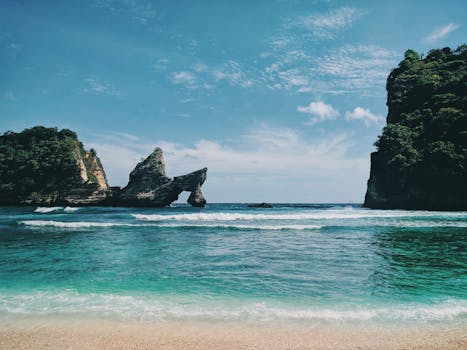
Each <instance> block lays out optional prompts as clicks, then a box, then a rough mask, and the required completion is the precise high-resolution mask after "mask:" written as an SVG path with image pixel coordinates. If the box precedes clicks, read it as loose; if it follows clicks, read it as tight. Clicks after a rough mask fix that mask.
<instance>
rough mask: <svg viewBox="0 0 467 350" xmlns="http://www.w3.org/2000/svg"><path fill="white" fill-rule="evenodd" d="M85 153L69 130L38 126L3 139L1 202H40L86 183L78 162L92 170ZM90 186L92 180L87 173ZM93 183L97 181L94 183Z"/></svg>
mask: <svg viewBox="0 0 467 350" xmlns="http://www.w3.org/2000/svg"><path fill="white" fill-rule="evenodd" d="M85 155H86V151H85V150H84V148H83V145H82V144H81V142H79V140H78V138H77V136H76V134H75V133H74V132H73V131H70V130H68V129H63V130H60V131H58V130H57V128H46V127H42V126H36V127H33V128H30V129H25V130H24V131H22V132H20V133H15V132H11V131H9V132H6V133H5V134H3V135H1V136H0V200H1V202H13V203H16V202H18V201H21V200H23V199H28V200H32V202H40V201H41V200H42V199H43V197H44V196H50V195H54V196H57V195H60V194H62V193H65V192H67V191H69V190H70V189H72V188H73V187H75V186H77V185H80V184H82V183H83V182H84V180H83V177H82V169H81V167H80V164H79V160H80V159H81V160H83V163H84V166H85V167H86V169H91V166H90V165H89V164H86V162H89V160H88V159H87V158H86V157H85ZM88 174H90V176H89V180H90V182H96V181H95V179H93V175H92V172H91V171H88ZM93 180H94V181H93Z"/></svg>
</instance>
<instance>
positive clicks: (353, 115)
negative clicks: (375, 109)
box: [345, 107, 384, 126]
mask: <svg viewBox="0 0 467 350" xmlns="http://www.w3.org/2000/svg"><path fill="white" fill-rule="evenodd" d="M345 120H349V121H351V120H359V121H362V122H364V123H365V125H366V126H370V124H382V123H383V121H384V118H383V116H380V115H376V114H374V113H372V112H371V111H370V110H369V109H366V108H363V107H355V108H354V110H353V111H352V112H348V111H347V112H345Z"/></svg>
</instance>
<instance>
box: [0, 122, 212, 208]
mask: <svg viewBox="0 0 467 350" xmlns="http://www.w3.org/2000/svg"><path fill="white" fill-rule="evenodd" d="M206 176H207V168H203V169H200V170H197V171H194V172H192V173H189V174H186V175H182V176H176V177H174V178H173V179H171V178H169V177H167V175H166V172H165V161H164V157H163V153H162V150H161V149H160V148H159V147H157V148H156V149H155V150H154V151H153V152H152V153H151V154H150V155H149V156H148V157H147V158H146V159H144V160H143V161H142V162H140V163H138V164H137V165H136V167H135V169H134V170H133V171H132V172H131V173H130V179H129V182H128V184H127V185H126V186H125V187H124V188H120V187H110V186H109V184H108V182H107V178H106V175H105V171H104V168H103V166H102V164H101V162H100V160H99V157H98V156H97V154H96V151H95V150H93V149H91V150H89V151H86V150H85V149H84V147H83V144H82V143H81V142H80V141H79V140H78V137H77V135H76V133H74V132H73V131H71V130H68V129H63V130H60V131H59V130H58V129H57V128H46V127H42V126H36V127H33V128H30V129H26V130H24V131H22V132H20V133H15V132H11V131H9V132H6V133H5V134H3V135H1V136H0V205H41V206H54V205H69V206H85V205H111V206H145V207H164V206H168V205H170V204H171V203H172V202H174V201H175V200H177V199H178V196H179V195H180V193H181V192H183V191H188V192H191V194H190V196H189V198H188V203H190V204H191V205H192V206H195V207H204V206H205V205H206V200H205V199H204V197H203V194H202V192H201V186H202V185H203V183H204V182H205V181H206Z"/></svg>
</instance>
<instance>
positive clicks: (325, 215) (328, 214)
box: [132, 210, 467, 221]
mask: <svg viewBox="0 0 467 350" xmlns="http://www.w3.org/2000/svg"><path fill="white" fill-rule="evenodd" d="M132 216H133V217H134V218H135V219H138V220H145V221H167V220H174V221H236V220H309V219H320V220H323V219H363V218H368V219H371V218H414V217H422V218H430V217H441V218H453V217H455V218H458V217H459V218H463V217H465V218H466V219H467V213H462V212H450V213H434V212H425V211H403V210H397V211H396V210H394V211H393V210H326V211H313V212H301V213H271V214H269V213H268V214H250V213H192V214H168V215H164V214H132Z"/></svg>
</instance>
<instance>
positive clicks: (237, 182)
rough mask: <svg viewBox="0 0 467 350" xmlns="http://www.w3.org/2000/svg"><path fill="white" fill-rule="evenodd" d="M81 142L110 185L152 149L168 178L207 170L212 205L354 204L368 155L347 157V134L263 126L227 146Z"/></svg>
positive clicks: (360, 190)
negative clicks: (159, 152)
mask: <svg viewBox="0 0 467 350" xmlns="http://www.w3.org/2000/svg"><path fill="white" fill-rule="evenodd" d="M86 144H87V146H88V147H93V148H95V149H96V150H97V152H98V155H99V156H100V158H101V159H102V161H103V164H104V166H105V169H106V171H107V173H108V174H107V175H108V178H109V181H110V183H111V184H112V185H116V184H118V185H125V184H126V182H127V181H128V173H129V171H131V169H132V168H133V167H134V166H135V165H136V163H137V162H138V161H140V160H141V158H142V157H146V156H147V155H148V153H149V152H151V151H152V150H153V148H154V147H155V146H156V145H157V146H160V147H162V149H163V150H164V156H165V158H166V163H167V172H168V174H169V175H170V176H173V175H180V174H183V173H187V172H190V171H193V170H195V169H199V168H201V167H204V166H207V167H208V169H209V171H208V181H207V182H206V184H205V185H204V186H203V192H204V193H205V194H206V197H207V198H208V200H217V201H219V200H221V201H222V200H224V201H228V200H236V201H240V200H244V201H258V200H263V198H264V200H270V201H273V200H274V201H281V200H284V201H289V200H302V201H308V202H310V201H311V202H312V201H332V200H336V199H337V197H333V195H334V194H336V193H339V198H343V197H344V198H347V199H348V200H355V201H359V200H361V199H362V198H361V197H362V195H363V193H364V186H365V180H366V176H367V172H368V166H369V164H368V163H369V161H368V157H366V156H364V157H358V156H354V155H352V154H349V150H350V148H351V147H352V146H353V145H354V141H353V138H352V136H351V135H348V134H327V135H325V137H322V138H318V139H316V138H314V139H313V140H312V141H310V140H309V139H308V138H304V137H303V136H302V135H301V134H300V133H299V132H298V131H297V130H294V129H289V128H278V127H270V126H268V125H267V124H260V125H259V126H256V127H253V128H252V129H250V130H248V131H246V132H245V133H244V134H243V135H241V136H239V137H238V138H236V139H235V140H231V142H230V143H228V144H227V143H220V142H217V141H213V140H209V139H202V140H199V141H197V142H195V143H194V144H193V145H192V146H186V145H183V144H180V143H175V142H171V141H164V140H158V141H155V142H154V143H153V144H149V143H148V142H144V141H142V140H138V141H135V142H130V141H128V140H123V141H120V142H118V141H116V140H115V138H111V139H106V138H103V137H99V138H98V139H96V140H95V141H94V142H87V143H86ZM233 145H234V146H233ZM271 154H274V157H271ZM344 174H345V175H344ZM344 176H345V178H344ZM305 180H306V181H305ZM278 183H280V186H278ZM227 184H228V185H227ZM336 190H337V192H336ZM253 196H255V197H253ZM258 196H260V198H261V199H260V198H259V197H258Z"/></svg>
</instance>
